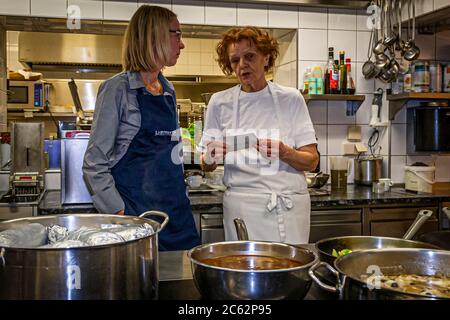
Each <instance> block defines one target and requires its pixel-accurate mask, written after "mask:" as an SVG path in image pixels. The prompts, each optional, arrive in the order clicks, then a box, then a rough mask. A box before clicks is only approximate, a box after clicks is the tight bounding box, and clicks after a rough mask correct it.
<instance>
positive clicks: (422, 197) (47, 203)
mask: <svg viewBox="0 0 450 320" xmlns="http://www.w3.org/2000/svg"><path fill="white" fill-rule="evenodd" d="M320 190H324V191H329V194H326V195H312V196H311V208H312V209H321V208H330V207H354V206H363V205H364V206H367V205H369V206H370V205H389V204H410V205H414V204H435V203H439V202H448V201H450V189H446V188H441V189H439V191H437V192H434V193H416V192H410V191H405V190H404V189H403V188H398V187H396V188H392V189H391V191H389V192H385V193H382V194H374V193H372V189H371V188H370V187H364V186H355V185H348V186H347V191H344V192H338V191H331V190H330V186H326V187H323V188H322V189H320ZM222 198H223V193H222V192H220V191H214V192H199V193H191V194H189V199H190V201H191V206H192V209H193V210H196V211H207V210H208V209H209V208H211V207H221V206H222ZM39 210H40V211H41V212H42V213H43V214H59V213H74V212H83V213H89V212H96V210H95V208H94V206H93V205H92V203H90V204H70V205H62V204H61V192H60V191H47V192H46V193H45V195H44V197H43V199H42V201H41V202H40V203H39Z"/></svg>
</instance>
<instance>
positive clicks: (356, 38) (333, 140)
mask: <svg viewBox="0 0 450 320" xmlns="http://www.w3.org/2000/svg"><path fill="white" fill-rule="evenodd" d="M299 10H300V11H299V30H298V53H299V57H298V58H299V60H298V70H299V73H298V79H299V85H298V88H302V87H303V84H302V82H303V74H304V72H305V70H306V68H307V67H311V66H314V65H325V64H326V63H327V58H328V47H334V52H335V57H336V58H337V57H338V52H339V51H340V50H344V51H345V54H346V57H350V58H351V59H352V73H353V77H354V78H355V84H356V93H357V94H364V95H365V96H366V99H365V101H364V103H363V104H362V105H361V107H360V108H359V110H358V112H357V113H356V115H354V116H347V115H346V103H345V102H340V101H330V102H326V101H313V102H310V103H309V105H308V107H309V112H310V115H311V119H312V121H313V123H314V126H315V129H316V134H317V138H318V143H319V152H320V154H321V158H320V160H321V169H322V171H324V172H329V170H330V165H329V157H330V156H335V155H343V146H342V143H343V142H345V141H346V136H347V128H348V126H349V125H359V126H360V127H361V131H362V142H363V143H364V144H366V145H367V142H368V139H369V137H370V135H371V133H372V132H373V129H372V128H371V127H370V126H369V125H368V124H369V121H370V110H371V104H372V99H373V92H374V91H375V90H376V89H377V88H380V87H381V88H383V89H384V90H385V89H386V88H388V87H389V85H386V84H384V83H383V82H381V81H379V80H374V79H372V80H365V79H364V77H363V75H362V72H361V69H362V65H363V64H364V62H365V61H366V60H367V49H368V43H369V39H370V31H369V30H368V29H367V27H366V18H367V16H366V13H365V12H362V11H361V12H357V11H356V10H348V9H321V8H311V9H307V8H300V9H299ZM417 41H418V45H419V46H420V47H421V48H422V50H423V52H422V56H421V58H424V59H437V60H446V59H447V60H448V59H450V52H449V47H450V40H449V35H448V34H438V36H434V35H432V36H419V37H418V39H417ZM387 120H388V103H387V102H386V100H385V96H384V99H383V106H382V121H387ZM379 130H380V138H379V141H378V143H377V145H376V146H375V150H376V152H375V153H378V152H380V154H381V155H382V156H383V158H384V160H383V175H384V176H386V177H387V176H388V175H389V162H391V170H390V172H391V178H392V179H394V181H395V182H397V183H401V182H404V166H405V165H406V164H412V163H413V162H415V161H422V162H425V163H428V164H431V163H432V162H434V161H435V165H436V180H437V181H450V156H437V157H431V156H425V157H412V156H407V154H406V112H405V109H403V110H402V111H400V112H399V113H398V114H397V115H396V117H395V120H394V121H392V126H391V127H387V128H379ZM389 130H391V135H392V136H391V142H392V144H391V154H390V155H391V157H389ZM380 147H381V149H380ZM350 158H352V157H350ZM352 160H353V159H352ZM353 178H354V174H353V170H352V171H351V174H350V175H349V177H348V181H349V182H350V183H353Z"/></svg>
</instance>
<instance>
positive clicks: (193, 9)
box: [172, 0, 205, 24]
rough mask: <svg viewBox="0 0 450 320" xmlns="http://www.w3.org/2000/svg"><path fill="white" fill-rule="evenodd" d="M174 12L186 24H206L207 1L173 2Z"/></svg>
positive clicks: (184, 0) (175, 0)
mask: <svg viewBox="0 0 450 320" xmlns="http://www.w3.org/2000/svg"><path fill="white" fill-rule="evenodd" d="M172 10H173V12H175V13H176V14H177V16H178V21H180V23H185V24H205V1H197V0H173V1H172Z"/></svg>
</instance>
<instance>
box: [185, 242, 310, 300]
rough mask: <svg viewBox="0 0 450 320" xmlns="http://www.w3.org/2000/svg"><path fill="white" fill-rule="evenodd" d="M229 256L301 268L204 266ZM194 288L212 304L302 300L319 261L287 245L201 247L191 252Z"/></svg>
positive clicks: (189, 254) (246, 243)
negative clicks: (279, 261)
mask: <svg viewBox="0 0 450 320" xmlns="http://www.w3.org/2000/svg"><path fill="white" fill-rule="evenodd" d="M230 255H253V256H271V257H277V258H287V259H291V260H295V261H299V262H301V266H299V267H294V268H286V269H273V270H239V269H229V268H222V267H216V266H212V265H208V264H205V263H204V262H202V261H204V260H205V259H208V258H217V257H224V256H230ZM188 256H189V258H190V260H191V267H192V274H193V278H194V282H195V285H196V287H197V289H198V290H199V292H200V293H201V295H202V296H203V298H205V299H212V300H223V299H228V300H236V299H237V300H250V299H263V300H276V299H303V298H304V297H305V295H306V294H307V292H308V290H309V288H310V286H311V282H312V281H311V278H310V277H309V275H308V270H309V268H310V267H311V266H312V265H314V264H315V263H316V262H317V261H318V257H317V254H315V253H314V252H312V251H310V250H308V249H304V248H298V247H294V246H291V245H288V244H284V243H276V242H264V241H229V242H217V243H210V244H205V245H201V246H198V247H195V248H193V249H191V250H190V251H189V252H188Z"/></svg>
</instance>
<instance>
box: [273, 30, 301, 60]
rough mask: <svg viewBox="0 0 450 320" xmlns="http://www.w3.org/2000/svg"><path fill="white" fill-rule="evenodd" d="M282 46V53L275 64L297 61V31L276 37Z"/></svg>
mask: <svg viewBox="0 0 450 320" xmlns="http://www.w3.org/2000/svg"><path fill="white" fill-rule="evenodd" d="M276 38H277V40H278V44H279V46H280V55H279V57H278V59H277V60H276V61H275V64H276V65H277V64H280V65H281V64H285V63H289V62H293V61H294V62H295V61H297V42H298V41H297V32H291V33H288V34H286V35H284V36H280V37H276Z"/></svg>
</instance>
